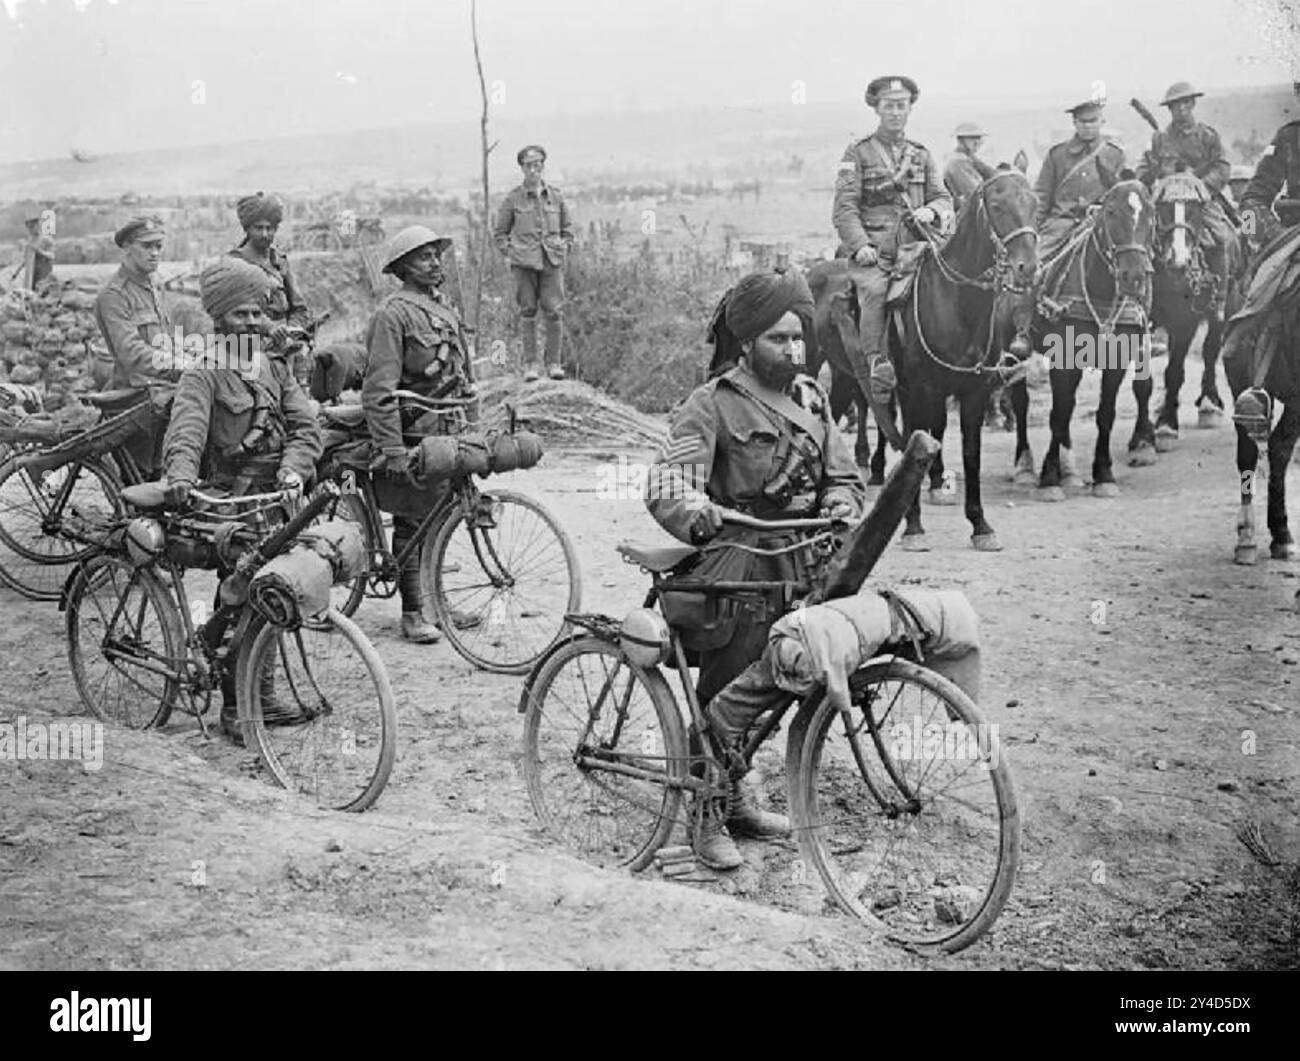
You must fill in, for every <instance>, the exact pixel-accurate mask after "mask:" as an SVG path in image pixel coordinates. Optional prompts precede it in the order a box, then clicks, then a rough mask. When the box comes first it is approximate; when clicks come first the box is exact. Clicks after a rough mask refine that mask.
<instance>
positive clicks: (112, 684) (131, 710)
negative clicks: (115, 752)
mask: <svg viewBox="0 0 1300 1061" xmlns="http://www.w3.org/2000/svg"><path fill="white" fill-rule="evenodd" d="M67 631H68V662H69V663H70V664H71V666H72V680H73V682H74V683H75V684H76V686H77V694H78V695H79V696H80V697H81V702H82V703H83V704H85V705H86V708H87V710H89V711H90V713H91V714H93V715H94V716H95V717H96V718H101V719H103V720H104V721H105V722H115V723H117V724H119V725H123V726H126V727H127V728H128V729H148V728H150V727H152V726H161V725H162V724H163V723H165V722H166V721H167V719H168V717H169V716H170V715H171V712H172V708H173V707H175V706H176V703H177V700H178V699H179V697H180V694H181V679H180V675H181V674H183V673H184V667H185V658H186V650H185V634H184V628H183V626H182V624H181V615H180V611H179V610H178V609H177V607H176V602H175V601H174V600H173V599H172V595H171V592H170V590H168V588H167V587H166V586H165V585H164V584H163V582H162V580H161V579H160V578H159V577H158V576H157V575H156V574H155V573H154V572H153V571H150V570H148V569H147V568H138V567H135V566H134V565H132V564H131V563H130V562H128V561H127V560H125V559H123V558H121V557H117V556H110V555H108V554H101V555H99V556H96V557H93V558H91V559H90V560H88V561H86V562H85V563H84V564H82V565H81V567H80V568H79V569H78V570H77V573H76V575H75V577H74V578H73V580H72V584H71V587H70V588H69V591H68V606H67Z"/></svg>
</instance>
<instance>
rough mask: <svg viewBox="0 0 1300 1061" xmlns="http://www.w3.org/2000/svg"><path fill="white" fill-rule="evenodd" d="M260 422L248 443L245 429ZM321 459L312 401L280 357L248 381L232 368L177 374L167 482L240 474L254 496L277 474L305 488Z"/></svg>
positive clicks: (228, 477)
mask: <svg viewBox="0 0 1300 1061" xmlns="http://www.w3.org/2000/svg"><path fill="white" fill-rule="evenodd" d="M259 413H260V416H259ZM259 419H260V421H261V423H262V426H263V427H264V431H263V432H261V433H260V437H258V438H257V439H256V440H255V443H256V444H255V445H253V442H252V441H250V431H251V429H252V428H253V427H254V425H255V423H256V422H257V421H258V420H259ZM241 443H242V444H243V445H241ZM250 445H252V446H253V448H252V449H251V451H250V450H249V449H247V448H246V447H248V446H250ZM320 455H321V433H320V427H319V425H318V424H317V421H316V415H315V413H314V412H313V410H312V406H311V402H310V401H309V400H308V398H307V395H306V394H304V393H303V391H302V388H301V387H299V385H298V381H297V380H295V379H294V378H293V374H292V373H291V372H290V371H289V367H288V365H286V364H285V362H284V361H283V360H282V359H280V358H265V359H264V360H263V361H262V369H261V371H259V372H258V374H257V376H256V377H255V378H254V379H246V378H245V377H244V375H243V373H241V372H240V371H239V370H237V369H233V368H216V369H214V368H207V367H203V368H191V369H187V370H186V371H185V372H183V373H181V378H180V382H179V383H177V385H176V397H175V399H174V401H173V402H172V412H171V422H170V423H169V424H168V425H167V434H166V435H165V436H164V438H163V467H164V469H165V472H166V476H167V479H168V480H169V481H172V482H178V481H187V482H192V483H193V482H200V481H205V480H210V479H216V480H217V481H218V482H221V483H223V485H224V484H229V482H230V481H232V480H234V479H235V478H236V477H238V476H241V475H243V476H246V477H247V478H248V480H249V483H248V485H249V486H251V487H252V489H254V490H257V489H260V488H265V487H267V486H269V485H270V484H271V483H273V482H274V480H275V477H276V473H277V472H278V470H279V469H281V468H284V469H287V470H290V471H294V472H297V473H298V475H299V477H300V478H301V479H302V481H303V482H310V481H311V480H312V479H313V478H314V477H315V475H316V462H317V461H318V460H319V459H320Z"/></svg>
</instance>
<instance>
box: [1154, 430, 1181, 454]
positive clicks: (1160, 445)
mask: <svg viewBox="0 0 1300 1061" xmlns="http://www.w3.org/2000/svg"><path fill="white" fill-rule="evenodd" d="M1177 441H1178V432H1177V431H1174V430H1172V429H1170V428H1168V427H1157V428H1156V452H1157V453H1168V452H1169V451H1170V450H1171V449H1173V448H1174V443H1175V442H1177Z"/></svg>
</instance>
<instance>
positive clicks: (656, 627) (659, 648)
mask: <svg viewBox="0 0 1300 1061" xmlns="http://www.w3.org/2000/svg"><path fill="white" fill-rule="evenodd" d="M671 644H672V640H671V634H670V633H669V631H668V623H667V621H666V620H665V619H664V617H663V616H662V615H660V614H659V613H658V612H657V611H655V610H654V609H653V608H635V609H633V610H632V611H630V612H628V615H627V618H626V619H624V620H623V625H622V626H620V627H619V629H618V645H619V648H621V649H622V650H623V655H625V656H626V657H627V658H628V659H629V660H630V661H631V662H632V663H635V664H636V665H637V666H638V667H655V666H658V665H659V664H660V663H662V662H663V661H664V660H665V659H667V658H668V649H669V646H670V645H671Z"/></svg>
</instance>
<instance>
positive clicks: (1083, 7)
mask: <svg viewBox="0 0 1300 1061" xmlns="http://www.w3.org/2000/svg"><path fill="white" fill-rule="evenodd" d="M0 9H2V10H0V162H16V161H24V160H28V159H37V158H55V157H66V156H67V154H68V152H69V151H70V150H72V149H74V148H77V149H80V150H82V151H86V152H89V153H92V154H99V153H107V152H120V151H136V150H148V149H155V148H165V147H173V146H174V147H181V146H194V145H200V144H209V143H226V142H232V141H238V140H248V139H263V138H273V137H278V136H291V135H302V134H317V133H328V132H344V131H349V130H354V129H364V128H375V127H384V126H401V125H410V124H417V123H425V122H431V121H435V122H436V121H463V120H466V119H471V118H476V117H477V115H478V111H479V107H480V102H479V94H478V81H477V76H476V73H475V70H474V58H473V50H472V42H471V36H470V21H469V20H470V15H469V11H470V0H0ZM1288 9H1289V10H1290V11H1296V10H1297V9H1300V0H1091V2H1088V0H1071V2H1068V3H1066V2H1056V0H892V2H888V3H886V2H882V0H798V2H795V0H479V5H478V26H479V38H480V43H481V46H482V49H483V61H484V68H485V70H484V72H485V77H486V79H487V82H488V89H489V92H490V93H491V96H492V107H493V108H494V110H495V111H496V112H497V113H505V112H508V113H510V114H511V116H535V115H551V114H564V113H575V112H588V111H631V112H635V111H637V110H661V109H670V108H679V107H686V108H691V107H700V106H720V105H721V106H747V105H749V106H753V105H763V104H769V105H770V104H774V103H786V102H792V101H794V100H795V98H796V96H798V97H799V98H801V99H802V100H805V101H806V102H808V103H818V102H832V101H844V100H858V99H861V94H862V90H863V87H864V86H865V83H866V82H867V81H868V80H869V79H870V78H871V77H873V76H876V75H878V74H906V75H908V76H911V77H913V78H915V79H916V80H917V81H918V82H919V83H920V86H921V91H922V95H923V97H924V96H925V95H927V94H931V95H934V96H944V97H960V96H962V95H963V94H975V95H979V96H982V97H989V96H995V97H996V96H1005V97H1008V98H1012V97H1017V96H1024V97H1026V98H1029V99H1034V100H1040V99H1043V98H1046V97H1052V96H1055V97H1059V98H1060V99H1061V101H1062V102H1063V103H1073V102H1077V101H1078V100H1080V99H1083V98H1086V97H1087V96H1089V95H1090V93H1091V89H1092V86H1093V85H1094V83H1095V82H1097V81H1102V82H1104V83H1105V84H1106V86H1107V91H1108V94H1109V95H1110V96H1111V97H1112V98H1116V99H1118V98H1121V97H1122V98H1125V99H1126V98H1128V96H1129V95H1132V94H1135V93H1138V92H1142V93H1146V94H1147V95H1148V96H1149V95H1157V98H1158V93H1160V92H1162V91H1163V89H1164V87H1165V86H1167V85H1168V84H1170V83H1171V82H1173V81H1176V80H1181V79H1190V80H1192V81H1195V82H1197V83H1198V85H1202V86H1208V87H1221V88H1226V87H1235V86H1245V85H1268V84H1273V85H1275V84H1278V83H1280V82H1285V81H1288V80H1291V78H1292V76H1293V72H1292V68H1291V65H1290V64H1291V63H1294V62H1296V61H1297V60H1300V36H1298V32H1300V27H1298V26H1297V24H1296V22H1295V21H1294V19H1295V16H1294V15H1291V16H1290V18H1291V19H1292V21H1291V22H1290V24H1289V27H1288V24H1287V22H1286V13H1287V10H1288ZM1279 12H1281V15H1279ZM6 16H7V17H6ZM1288 53H1290V54H1288ZM1295 76H1298V77H1300V72H1297V73H1296V74H1295ZM15 101H16V105H15Z"/></svg>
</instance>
